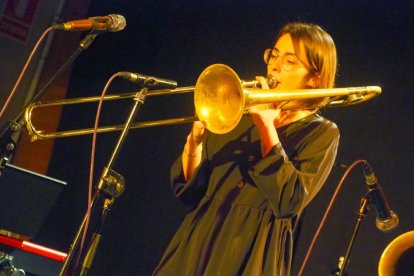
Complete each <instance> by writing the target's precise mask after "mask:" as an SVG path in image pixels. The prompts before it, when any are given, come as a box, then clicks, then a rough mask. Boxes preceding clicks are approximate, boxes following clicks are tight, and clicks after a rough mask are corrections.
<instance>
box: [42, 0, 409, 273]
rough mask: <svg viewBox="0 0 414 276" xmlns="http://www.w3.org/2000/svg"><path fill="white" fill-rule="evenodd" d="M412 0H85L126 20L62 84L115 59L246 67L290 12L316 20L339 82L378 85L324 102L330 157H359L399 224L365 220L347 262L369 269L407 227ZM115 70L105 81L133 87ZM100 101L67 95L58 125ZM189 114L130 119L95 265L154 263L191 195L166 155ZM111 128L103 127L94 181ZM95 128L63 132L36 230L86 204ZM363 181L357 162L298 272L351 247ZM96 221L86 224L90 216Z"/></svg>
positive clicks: (149, 67)
mask: <svg viewBox="0 0 414 276" xmlns="http://www.w3.org/2000/svg"><path fill="white" fill-rule="evenodd" d="M413 3H414V2H412V1H411V0H403V1H378V0H377V1H371V0H368V1H325V0H323V1H246V0H244V1H183V0H175V1H154V0H152V1H148V0H141V1H109V0H100V1H91V6H90V8H89V16H96V15H106V14H111V13H117V14H122V15H123V16H125V18H126V20H127V26H126V28H125V30H123V31H121V32H117V33H107V34H102V35H100V36H99V37H98V38H97V39H96V41H95V42H94V43H93V44H92V45H91V47H90V48H89V49H88V50H87V51H85V52H84V53H83V54H82V55H81V56H80V57H79V58H78V59H77V60H76V63H75V68H74V71H73V75H72V78H71V82H70V86H69V89H68V96H69V97H84V96H95V95H99V94H100V93H101V92H102V90H103V88H104V86H105V84H106V82H107V80H108V79H109V77H110V76H111V75H112V74H114V73H116V72H119V71H131V72H139V73H142V74H148V75H154V76H158V77H164V78H169V79H174V80H176V81H177V82H178V84H179V86H189V85H195V83H196V80H197V78H198V76H199V74H200V73H201V72H202V71H203V70H204V69H205V68H206V67H207V66H208V65H211V64H214V63H224V64H227V65H229V66H230V67H232V68H233V69H234V70H235V71H236V72H237V73H238V75H239V76H240V78H241V79H245V80H250V79H253V78H254V76H256V75H264V74H265V65H264V64H263V61H262V53H263V50H264V49H265V48H267V47H269V46H271V45H273V42H274V38H275V36H276V33H277V31H278V30H279V28H280V27H281V26H282V25H283V24H285V23H287V22H290V21H296V20H301V21H307V22H312V23H316V24H319V25H321V26H322V27H323V28H325V29H326V30H327V31H328V32H329V33H330V34H331V35H332V37H333V39H334V41H335V43H336V46H337V50H338V59H339V73H338V77H337V82H336V86H337V87H349V86H366V85H379V86H381V87H382V89H383V93H382V95H381V96H380V97H378V98H376V99H373V100H371V101H369V102H366V103H363V104H360V105H356V106H351V107H345V108H338V109H327V110H324V111H322V114H323V115H324V116H326V117H328V118H330V119H331V120H333V121H335V122H336V123H337V125H338V126H339V128H340V131H341V143H340V148H339V152H338V156H337V163H338V164H347V165H350V164H351V163H352V162H354V161H355V160H359V159H366V160H368V161H369V162H370V164H371V165H372V167H373V169H374V171H375V172H376V175H377V176H378V179H379V181H380V183H381V185H382V186H383V188H384V192H385V194H386V196H387V198H388V200H389V203H390V205H391V207H392V209H393V210H394V211H395V212H396V213H397V214H398V215H399V217H400V225H399V227H398V228H397V229H396V230H394V231H393V232H391V233H387V234H385V233H382V232H380V231H378V230H377V229H376V227H375V212H374V210H371V211H370V212H369V213H368V216H367V217H366V218H365V219H364V220H363V223H362V225H361V228H360V231H359V233H358V236H357V238H356V241H355V245H354V249H353V251H352V254H351V258H350V263H349V266H348V273H349V275H375V274H376V273H377V265H378V261H379V259H380V256H381V254H382V251H383V250H384V249H385V247H386V246H387V244H388V243H390V242H391V241H392V240H393V239H394V238H396V237H397V236H398V235H400V234H402V233H405V232H407V231H410V230H412V229H413V221H414V215H413V212H412V207H411V206H412V194H413V192H414V183H413V182H414V181H413V180H414V174H413V151H414V146H413V142H414V141H413V133H414V132H413V124H412V120H413V118H414V115H413V109H412V105H413V103H414V96H413V91H412V90H413V87H414V78H413V73H414V70H413V55H412V49H413V47H414V38H413V27H414V19H413V17H412V14H413V13H414V4H413ZM136 90H137V87H136V86H135V85H133V84H130V83H127V82H125V81H123V80H119V79H117V80H115V81H114V82H113V83H112V84H111V86H110V88H109V91H108V93H125V92H131V91H136ZM131 106H132V101H124V102H116V103H113V104H109V103H108V104H106V105H104V110H103V113H104V114H103V115H102V119H101V125H105V124H120V123H122V122H124V121H125V119H126V116H127V115H128V113H129V111H130V107H131ZM193 109H194V108H193V103H192V95H191V94H189V95H181V96H174V97H172V96H162V97H161V96H160V97H148V98H147V100H146V103H145V104H144V106H143V107H142V108H141V109H140V111H139V113H138V119H139V120H154V119H164V118H172V117H180V116H189V115H191V114H192V113H193ZM95 111H96V105H92V106H87V105H82V106H81V107H79V108H76V109H73V108H67V109H65V110H64V112H63V116H62V120H61V126H60V127H61V128H62V129H68V128H78V127H80V128H84V127H88V128H89V127H92V125H93V120H94V118H95ZM189 128H190V125H189V124H185V125H175V126H160V127H154V128H145V129H137V130H132V131H131V132H130V133H129V135H128V138H127V140H126V142H125V144H124V145H123V148H122V150H121V152H120V155H119V157H118V160H117V162H116V163H115V166H114V169H115V170H116V171H118V172H119V173H120V174H122V175H123V176H124V177H125V179H126V191H125V193H124V194H123V195H122V196H121V197H119V198H118V199H117V200H116V202H115V204H114V206H113V208H112V210H111V211H110V213H109V216H108V218H107V220H106V223H105V225H104V231H103V239H102V242H101V244H100V247H99V250H98V253H97V255H96V258H95V261H94V264H93V269H92V272H91V275H149V274H150V273H151V272H152V270H153V269H154V267H155V266H156V265H157V262H158V261H159V259H160V258H161V255H162V253H163V250H164V249H165V247H166V246H167V243H168V241H169V240H170V238H171V237H172V235H173V234H174V232H175V229H176V228H177V227H178V225H179V223H180V221H181V220H182V218H183V216H184V213H185V208H184V207H183V206H182V205H181V204H180V203H179V202H178V201H176V200H175V199H174V198H173V197H172V195H171V191H170V188H169V168H170V165H171V163H172V162H173V161H174V160H175V158H176V157H177V156H178V155H179V154H180V152H181V151H182V147H183V145H184V141H185V137H186V135H187V133H188V131H189ZM118 135H119V133H107V134H101V135H99V137H98V145H97V155H96V158H97V160H96V164H95V182H94V183H96V178H97V177H96V176H98V175H99V174H100V173H101V172H102V169H103V166H104V165H105V164H106V163H107V162H108V159H109V156H110V154H111V153H112V150H113V148H114V145H115V142H116V140H117V137H118ZM90 147H91V136H78V137H72V138H62V139H57V140H56V143H55V147H54V151H53V155H52V160H51V164H50V169H49V172H48V175H50V176H52V177H56V178H58V179H62V180H65V181H67V182H68V183H69V186H68V188H67V189H66V190H65V191H64V193H63V194H62V196H61V197H60V198H59V201H58V203H57V204H56V206H55V208H54V209H53V210H52V213H51V214H50V217H49V219H48V221H47V222H46V224H45V225H44V227H43V230H42V233H41V234H40V235H39V237H38V238H37V241H38V242H39V243H43V244H47V245H50V246H51V247H53V248H56V249H59V250H62V251H67V250H68V248H69V245H70V244H71V242H72V240H73V238H74V236H75V233H76V230H77V228H78V226H79V224H80V222H81V220H82V217H83V213H84V212H85V209H86V200H87V185H88V173H89V162H90ZM343 173H344V169H341V168H340V167H339V166H337V167H335V168H334V169H333V170H332V173H331V175H330V177H329V179H328V181H327V183H326V185H325V186H324V188H323V189H322V190H321V192H320V194H319V195H318V196H317V197H316V198H315V200H314V201H313V202H312V203H311V204H310V206H309V208H308V210H307V212H306V213H305V216H304V220H303V226H302V228H301V230H302V231H301V232H302V233H301V236H300V239H299V243H298V252H297V255H296V258H295V263H294V272H293V275H295V274H297V271H298V268H299V267H300V265H301V263H302V261H303V258H304V254H305V252H306V250H307V248H308V246H309V243H310V240H311V238H312V236H313V235H314V232H315V229H316V227H317V225H318V223H319V221H320V219H321V217H322V215H323V213H324V211H325V209H326V206H327V205H328V202H329V200H330V198H331V196H332V193H333V191H334V189H335V188H336V186H337V184H338V182H339V180H340V178H341V177H342V175H343ZM365 193H366V187H365V183H364V178H363V175H362V173H361V171H360V168H357V169H355V170H354V171H353V172H352V173H351V174H350V176H349V177H348V178H347V180H346V182H345V184H344V187H343V189H342V190H341V193H340V194H339V197H338V199H337V200H336V202H335V204H334V208H333V210H332V211H331V213H330V215H329V217H328V221H327V224H326V226H325V227H324V228H323V230H322V234H321V236H320V238H319V239H318V241H317V243H316V246H315V248H314V251H313V253H312V255H311V258H310V260H309V263H308V265H307V267H306V270H305V273H304V275H328V274H329V271H330V270H331V269H332V268H334V267H335V266H336V263H337V260H338V258H339V256H343V255H344V254H345V252H346V248H347V246H348V242H349V240H350V238H351V234H352V231H353V228H354V225H355V223H356V218H357V215H356V212H357V210H358V207H359V202H360V200H361V198H362V197H363V196H364V195H365ZM91 228H92V229H93V226H91Z"/></svg>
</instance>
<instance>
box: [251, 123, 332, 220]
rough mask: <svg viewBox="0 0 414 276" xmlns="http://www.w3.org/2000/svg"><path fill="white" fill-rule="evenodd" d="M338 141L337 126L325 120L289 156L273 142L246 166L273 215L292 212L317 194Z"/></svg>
mask: <svg viewBox="0 0 414 276" xmlns="http://www.w3.org/2000/svg"><path fill="white" fill-rule="evenodd" d="M338 142H339V131H338V128H337V127H336V125H335V124H333V123H329V124H328V125H325V126H322V127H320V128H319V129H318V130H317V131H316V132H314V133H313V134H312V135H310V134H309V137H307V138H306V140H305V142H304V143H302V144H300V145H299V146H298V147H297V148H296V149H295V150H296V153H295V154H293V155H292V156H291V157H290V159H289V157H288V156H287V154H286V153H285V151H284V149H283V148H282V145H281V144H277V145H276V146H275V147H273V149H272V151H271V152H270V153H269V154H268V155H267V156H266V157H265V158H263V159H262V160H260V161H259V162H258V163H257V164H256V165H255V166H254V167H252V169H251V170H249V175H250V177H251V178H252V180H253V181H254V183H255V184H256V185H257V187H258V189H259V190H260V191H261V192H262V193H263V195H264V197H265V198H266V199H267V200H268V202H269V204H270V206H271V208H272V210H273V213H274V215H275V216H276V217H279V218H288V217H291V216H294V215H295V214H297V213H298V212H299V211H300V210H302V209H303V208H304V207H305V206H306V205H307V204H308V203H309V202H310V201H311V200H312V198H313V197H314V196H315V195H316V194H317V192H318V191H319V190H320V188H321V187H322V185H323V183H324V182H325V180H326V179H327V177H328V175H329V172H330V171H331V168H332V166H333V163H334V161H335V157H336V153H337V148H338Z"/></svg>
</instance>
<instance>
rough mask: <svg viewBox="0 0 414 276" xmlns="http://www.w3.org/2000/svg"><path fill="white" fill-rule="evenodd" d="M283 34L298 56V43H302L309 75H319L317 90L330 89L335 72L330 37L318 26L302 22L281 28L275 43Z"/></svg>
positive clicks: (335, 60) (332, 42) (333, 50)
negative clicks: (309, 69)
mask: <svg viewBox="0 0 414 276" xmlns="http://www.w3.org/2000/svg"><path fill="white" fill-rule="evenodd" d="M284 34H290V36H291V37H292V41H293V46H294V48H295V52H296V53H297V54H298V56H299V53H300V47H299V46H300V43H301V42H302V43H303V46H304V49H305V54H306V57H307V59H308V61H309V64H310V66H311V73H313V74H319V75H320V86H319V88H332V87H333V86H334V82H335V76H336V70H337V56H336V47H335V43H334V41H333V39H332V37H331V36H330V35H329V34H328V33H327V32H326V31H325V30H323V29H322V28H321V27H320V26H318V25H314V24H310V23H303V22H292V23H288V24H286V25H285V26H283V28H282V29H281V30H280V32H279V34H278V36H277V38H276V41H277V40H278V39H279V38H280V37H281V36H282V35H284Z"/></svg>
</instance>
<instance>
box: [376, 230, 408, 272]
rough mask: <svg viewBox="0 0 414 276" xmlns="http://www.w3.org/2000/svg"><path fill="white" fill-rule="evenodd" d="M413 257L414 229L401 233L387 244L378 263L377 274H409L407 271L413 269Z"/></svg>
mask: <svg viewBox="0 0 414 276" xmlns="http://www.w3.org/2000/svg"><path fill="white" fill-rule="evenodd" d="M413 257H414V231H409V232H406V233H404V234H401V235H400V236H398V237H397V238H395V239H394V240H393V241H391V242H390V243H389V244H388V245H387V247H386V248H385V250H384V252H383V253H382V255H381V258H380V261H379V264H378V275H379V276H398V275H409V274H408V272H411V273H412V272H413V271H414V262H413V260H414V259H413ZM410 275H411V274H410Z"/></svg>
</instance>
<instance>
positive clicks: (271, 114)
mask: <svg viewBox="0 0 414 276" xmlns="http://www.w3.org/2000/svg"><path fill="white" fill-rule="evenodd" d="M256 79H257V80H258V81H259V82H260V85H261V86H262V89H269V86H268V84H267V82H266V79H265V78H264V77H256ZM248 111H249V113H250V115H251V117H252V120H253V123H254V124H255V125H256V126H257V127H258V128H259V129H261V128H268V127H274V121H275V120H276V118H278V117H279V115H280V109H277V108H275V105H274V104H273V103H268V104H257V105H254V106H251V107H248Z"/></svg>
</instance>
